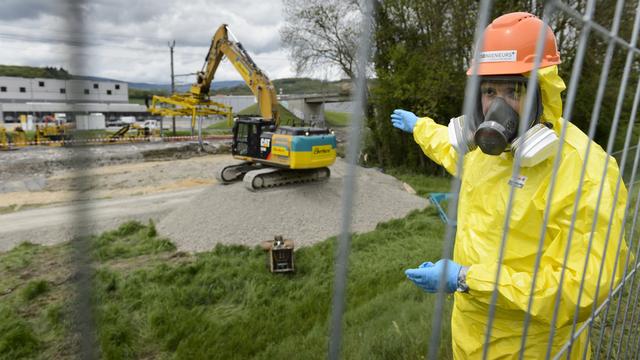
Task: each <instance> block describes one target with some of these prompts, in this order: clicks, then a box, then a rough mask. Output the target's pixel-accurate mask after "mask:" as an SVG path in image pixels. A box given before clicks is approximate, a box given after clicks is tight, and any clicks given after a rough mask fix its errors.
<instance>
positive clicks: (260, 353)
mask: <svg viewBox="0 0 640 360" xmlns="http://www.w3.org/2000/svg"><path fill="white" fill-rule="evenodd" d="M443 181H444V182H446V179H444V180H443V179H440V180H435V181H434V183H435V184H439V183H441V182H443ZM414 186H416V187H419V188H422V187H426V186H428V184H427V183H426V182H424V183H423V184H422V185H420V183H417V184H414ZM443 231H444V226H443V224H442V223H441V221H440V219H439V218H438V216H437V214H436V212H435V211H434V210H433V209H430V208H428V209H425V210H422V211H414V212H413V213H411V214H410V215H409V216H407V217H406V218H404V219H399V220H393V221H390V222H387V223H383V224H379V225H378V227H377V228H376V230H374V231H372V232H369V233H365V234H357V235H355V236H354V237H353V239H352V244H351V256H350V268H349V283H348V295H347V311H346V313H345V316H344V319H345V327H344V334H343V346H342V348H343V351H344V356H345V358H346V359H362V358H372V359H398V358H400V359H409V358H411V359H413V358H422V357H423V356H424V353H425V351H426V348H427V341H428V339H429V336H428V333H429V329H430V322H431V316H432V315H433V314H432V312H433V310H432V309H433V306H434V297H432V296H427V295H425V294H424V293H423V292H421V291H420V290H419V289H417V288H416V287H415V286H413V285H412V284H411V283H410V282H408V281H407V280H406V279H405V276H404V273H403V270H404V269H406V268H408V267H412V266H416V265H417V264H420V263H421V262H422V261H424V260H426V259H437V258H438V257H439V256H440V252H441V248H440V243H441V239H442V238H443ZM335 243H336V239H335V238H331V239H328V240H326V241H324V242H321V243H318V244H315V245H313V246H309V247H304V248H300V249H298V250H297V251H296V259H295V264H296V272H295V273H294V274H288V275H275V274H271V273H270V272H269V271H268V270H267V268H266V253H264V252H263V251H262V250H261V249H259V248H257V247H256V248H248V247H244V246H226V245H218V246H216V247H215V249H214V250H212V251H209V252H204V253H200V254H197V255H186V254H183V253H180V252H176V251H175V247H174V246H173V244H171V243H170V242H169V241H168V240H166V239H163V238H161V237H159V236H158V234H157V232H156V231H155V226H154V225H153V223H149V224H146V225H145V224H140V223H136V222H129V223H125V224H123V225H121V226H120V227H119V228H118V229H116V230H113V231H108V232H105V233H103V234H102V235H100V236H95V237H93V238H92V240H91V245H92V246H91V249H92V256H93V258H94V268H95V269H96V273H95V277H94V306H95V316H96V321H97V325H98V335H97V338H98V341H99V344H100V351H101V356H102V357H103V358H106V359H121V358H172V357H175V358H195V359H245V358H256V359H266V358H273V357H285V356H286V357H290V356H291V354H296V357H297V358H305V359H307V358H309V359H320V358H325V357H326V349H327V343H328V331H329V330H328V326H329V325H328V324H329V317H330V304H331V297H332V292H333V287H332V282H333V276H334V275H333V261H334V253H335V245H336V244H335ZM70 251H71V248H70V245H68V244H65V245H56V246H51V247H42V246H38V245H33V244H28V243H25V244H22V245H20V246H18V247H16V248H14V249H13V250H11V251H9V252H7V253H0V264H2V265H1V266H0V292H1V291H3V290H4V289H12V291H10V292H9V293H8V294H7V295H6V296H1V297H0V309H2V310H1V311H4V313H3V314H5V317H6V318H7V319H9V320H8V321H9V324H11V328H12V329H13V328H15V329H16V331H14V332H0V344H5V345H0V349H3V348H2V347H1V346H4V349H14V350H11V351H9V350H7V352H6V353H7V354H11V356H10V357H8V358H21V357H22V358H68V357H72V356H73V354H74V351H75V350H74V349H76V348H75V347H74V346H75V343H74V342H73V337H71V336H70V333H71V332H70V325H69V324H70V317H69V314H68V309H69V308H70V299H71V298H72V296H71V294H72V289H70V288H69V284H68V283H67V282H65V281H64V279H65V277H68V276H70V274H69V269H70V263H69V260H68V258H69V253H70ZM25 274H28V275H25ZM449 305H450V303H449ZM449 309H450V306H449V307H447V313H446V314H445V316H448V314H449ZM445 323H446V321H445ZM447 329H448V328H446V327H445V331H444V335H443V336H444V339H443V343H442V345H441V348H442V356H443V358H450V357H451V354H450V349H449V347H450V346H449V344H450V332H449V330H447ZM12 351H13V352H12ZM65 351H66V352H65ZM2 353H3V352H0V354H2ZM0 358H3V355H0Z"/></svg>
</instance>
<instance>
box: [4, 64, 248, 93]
mask: <svg viewBox="0 0 640 360" xmlns="http://www.w3.org/2000/svg"><path fill="white" fill-rule="evenodd" d="M0 76H13V77H24V78H30V79H33V78H44V79H63V80H69V79H80V80H96V81H114V82H121V83H127V85H128V86H129V89H138V90H150V91H160V92H164V93H169V91H170V90H171V84H170V83H166V84H154V83H144V82H127V81H122V80H118V79H110V78H105V77H99V76H83V75H72V74H70V73H69V72H68V71H67V70H65V69H63V68H55V67H52V66H46V67H34V66H20V65H0ZM236 86H244V81H240V80H231V81H214V82H213V83H212V84H211V89H213V90H215V89H223V88H229V87H236ZM190 87H191V85H190V84H186V85H178V86H176V91H178V92H186V91H189V88H190Z"/></svg>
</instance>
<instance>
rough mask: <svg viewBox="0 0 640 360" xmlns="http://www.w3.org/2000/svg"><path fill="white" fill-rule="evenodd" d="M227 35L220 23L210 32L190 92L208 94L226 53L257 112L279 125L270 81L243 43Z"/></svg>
mask: <svg viewBox="0 0 640 360" xmlns="http://www.w3.org/2000/svg"><path fill="white" fill-rule="evenodd" d="M230 34H231V33H230V31H229V29H228V28H227V25H226V24H223V25H221V26H220V27H219V28H218V30H217V31H216V33H215V34H214V35H213V39H212V40H211V46H210V47H209V52H208V53H207V57H206V58H205V64H204V66H203V68H202V71H200V72H199V73H198V81H197V83H195V84H193V86H191V94H192V95H193V96H194V97H197V98H202V99H203V98H205V97H206V96H207V95H208V94H209V89H210V87H211V82H212V81H213V77H214V75H215V73H216V70H217V69H218V65H220V61H222V59H223V57H225V56H226V57H227V59H229V61H230V62H231V64H232V65H233V67H234V68H235V69H236V70H237V71H238V73H239V74H240V76H242V79H243V80H244V82H245V83H246V84H247V86H249V88H250V89H251V92H253V94H254V96H255V97H256V99H257V100H258V108H259V109H260V115H261V116H262V117H263V118H264V119H265V120H267V121H273V122H275V124H276V125H279V122H280V114H279V112H278V100H277V98H276V91H275V88H274V86H273V84H272V83H271V80H269V78H268V77H267V75H266V74H264V73H263V72H262V70H260V68H258V66H257V65H256V63H255V62H253V60H252V59H251V56H249V53H247V51H246V50H245V49H244V48H243V47H242V44H240V43H239V42H238V41H237V40H235V38H234V39H233V40H232V39H230V38H229V35H230ZM231 35H232V34H231ZM232 37H233V35H232Z"/></svg>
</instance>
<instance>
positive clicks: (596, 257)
mask: <svg viewBox="0 0 640 360" xmlns="http://www.w3.org/2000/svg"><path fill="white" fill-rule="evenodd" d="M538 75H539V83H540V90H541V93H542V103H543V120H544V121H548V122H550V123H552V124H553V129H554V131H556V133H557V134H558V136H560V132H561V129H562V125H563V122H565V120H564V119H562V118H561V115H562V101H561V98H560V93H561V92H562V91H563V90H564V89H565V85H564V82H563V81H562V79H561V78H560V77H559V76H558V73H557V68H556V67H555V66H552V67H547V68H543V69H540V70H538ZM567 126H568V128H567V134H566V139H565V144H564V146H563V150H562V162H561V164H560V168H559V173H558V175H557V178H558V179H557V181H556V185H555V191H554V194H553V197H552V202H551V204H552V205H551V210H550V217H549V223H548V225H547V230H546V234H545V239H544V247H543V249H542V252H543V254H542V259H541V264H540V269H539V272H538V278H537V281H536V287H535V291H534V303H533V308H532V311H531V315H532V320H531V323H530V326H529V332H528V337H527V342H526V350H525V357H526V358H530V359H540V358H544V356H545V354H546V350H547V344H548V338H549V330H550V323H551V320H552V316H553V308H554V302H555V297H556V293H557V292H558V290H559V288H558V284H559V279H560V272H561V270H562V265H563V259H564V254H565V248H566V245H567V242H568V236H569V228H570V224H571V216H572V214H573V210H574V203H575V198H576V193H577V189H578V182H579V179H580V172H581V168H582V164H583V161H584V158H585V152H586V151H585V150H586V146H587V144H588V142H589V138H588V137H587V136H586V135H585V134H584V133H583V132H582V131H580V130H579V129H578V128H577V127H575V126H574V125H572V124H571V123H569V124H567ZM413 134H414V139H415V141H416V142H417V143H418V144H419V145H420V146H421V147H422V149H423V151H424V153H425V154H426V155H427V156H428V157H429V158H431V159H432V160H433V161H435V162H437V163H439V164H441V165H443V166H444V167H445V168H446V169H447V171H449V172H450V173H451V174H453V175H455V172H456V162H457V153H456V151H455V149H454V148H453V147H452V146H451V145H450V143H449V138H448V133H447V127H446V126H442V125H438V124H436V123H435V122H434V121H433V120H432V119H430V118H421V119H419V120H418V122H417V124H416V126H415V128H414V131H413ZM606 156H607V154H606V152H605V151H603V150H602V148H601V147H600V146H598V145H597V144H595V143H592V144H591V150H590V154H589V158H588V166H587V171H586V174H585V179H584V184H583V190H582V197H581V199H580V202H579V206H578V216H577V219H576V223H575V228H574V233H573V238H572V243H571V252H570V255H569V258H568V261H567V270H566V272H565V277H564V284H563V291H562V298H561V302H560V307H559V312H558V320H557V323H556V335H555V340H554V342H553V353H554V354H555V353H556V352H557V351H558V350H559V349H560V347H562V346H563V345H564V344H565V343H566V342H567V341H568V339H569V335H570V332H571V325H572V322H573V317H574V312H575V308H576V302H577V301H578V300H577V297H578V291H579V288H580V281H581V277H582V273H583V268H584V261H585V254H586V252H587V246H588V243H589V236H590V234H591V228H592V223H593V219H594V213H595V207H596V201H597V198H598V190H599V188H600V186H601V185H602V186H603V188H604V190H603V193H602V200H601V202H600V207H599V210H598V218H597V225H596V227H595V234H594V235H593V245H592V248H591V250H590V252H589V264H588V269H587V273H586V278H585V287H584V291H583V294H582V298H581V301H580V315H579V324H578V327H579V326H580V324H581V323H582V322H583V321H584V320H585V319H586V318H588V316H589V315H590V312H591V306H592V304H593V302H594V301H595V299H596V296H595V292H596V282H597V280H598V272H599V271H600V264H601V260H602V257H603V252H604V246H605V243H607V245H606V246H607V253H606V260H605V262H604V267H603V271H604V272H603V275H602V281H601V284H600V291H599V294H598V296H597V299H598V304H600V303H602V301H603V300H604V299H605V298H606V296H607V293H608V291H609V287H610V285H611V275H612V273H613V268H614V262H615V256H616V251H618V246H617V245H618V236H619V234H620V231H621V226H622V220H623V216H624V208H625V202H626V199H627V191H626V189H625V188H624V185H622V186H621V189H620V191H619V194H618V200H617V201H616V203H615V204H613V200H614V194H615V186H616V181H617V179H618V174H619V170H618V166H617V163H616V161H615V160H614V159H613V158H611V159H610V160H609V166H608V169H607V175H606V180H605V182H604V184H601V183H600V180H601V178H602V173H603V170H604V168H603V167H604V163H605V159H606ZM512 171H513V157H512V155H511V154H508V153H504V154H502V155H501V156H491V155H486V154H484V153H483V152H482V151H481V150H480V149H476V150H474V151H471V152H469V153H467V154H466V155H465V158H464V163H463V176H462V179H461V189H460V197H459V207H458V219H457V220H458V223H457V234H456V239H455V247H454V254H453V260H454V261H456V262H457V263H459V264H461V265H464V266H469V270H468V272H467V285H468V286H469V292H468V293H456V294H455V301H454V306H453V315H452V319H451V331H452V336H453V341H452V342H453V354H454V357H455V358H456V359H469V358H470V359H476V358H481V356H482V350H483V345H484V334H485V333H486V326H487V321H488V311H489V304H490V302H491V295H492V292H493V288H494V283H495V274H496V270H497V267H498V266H500V267H501V277H500V281H499V284H498V291H499V293H498V299H497V305H496V312H495V317H494V322H493V330H492V332H491V341H490V343H489V353H488V354H489V358H491V359H516V358H517V357H518V353H519V350H520V341H521V338H522V332H523V323H524V317H525V312H526V310H527V304H528V300H529V294H530V292H531V282H532V277H533V266H534V262H535V258H536V253H537V250H538V242H539V237H540V230H541V226H542V223H543V217H544V210H545V206H546V203H547V198H548V196H549V194H548V192H549V187H550V182H551V176H552V172H553V158H550V159H547V160H545V161H543V162H542V163H540V164H538V165H536V166H534V167H531V168H521V169H520V175H521V176H523V178H522V179H523V187H522V188H517V189H516V191H515V198H514V203H513V210H512V213H511V222H510V224H509V230H508V237H507V242H506V247H505V253H504V261H503V262H502V264H498V263H497V260H498V252H499V249H500V243H501V239H502V234H503V227H504V221H505V212H506V207H507V201H508V198H509V191H510V185H509V179H510V178H511V176H512ZM613 207H615V213H614V216H613V217H612V218H610V214H611V210H612V208H613ZM609 222H612V223H613V226H612V229H611V234H610V235H609V241H608V242H607V239H606V237H607V227H608V224H609ZM627 251H628V250H627V247H626V244H625V243H624V241H623V243H622V246H621V249H620V252H621V254H620V260H619V263H618V266H617V269H616V277H615V282H616V283H618V282H619V281H620V279H621V278H622V274H623V272H624V269H623V265H624V264H623V262H624V259H625V256H626V254H627ZM585 341H587V338H586V332H584V333H583V335H582V336H581V337H580V338H579V339H578V340H577V341H576V343H574V344H575V345H574V347H573V351H572V356H571V358H572V359H574V358H580V359H581V358H582V351H583V350H582V349H583V348H584V345H585ZM589 352H590V351H589ZM587 355H588V356H587V357H589V355H590V354H587Z"/></svg>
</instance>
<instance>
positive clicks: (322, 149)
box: [312, 145, 333, 156]
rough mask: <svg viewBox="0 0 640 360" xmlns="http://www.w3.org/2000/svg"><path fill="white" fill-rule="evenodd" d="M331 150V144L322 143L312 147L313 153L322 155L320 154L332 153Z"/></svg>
mask: <svg viewBox="0 0 640 360" xmlns="http://www.w3.org/2000/svg"><path fill="white" fill-rule="evenodd" d="M331 150H333V148H332V147H331V145H320V146H314V147H313V148H312V152H313V155H320V156H323V155H330V154H331Z"/></svg>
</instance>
